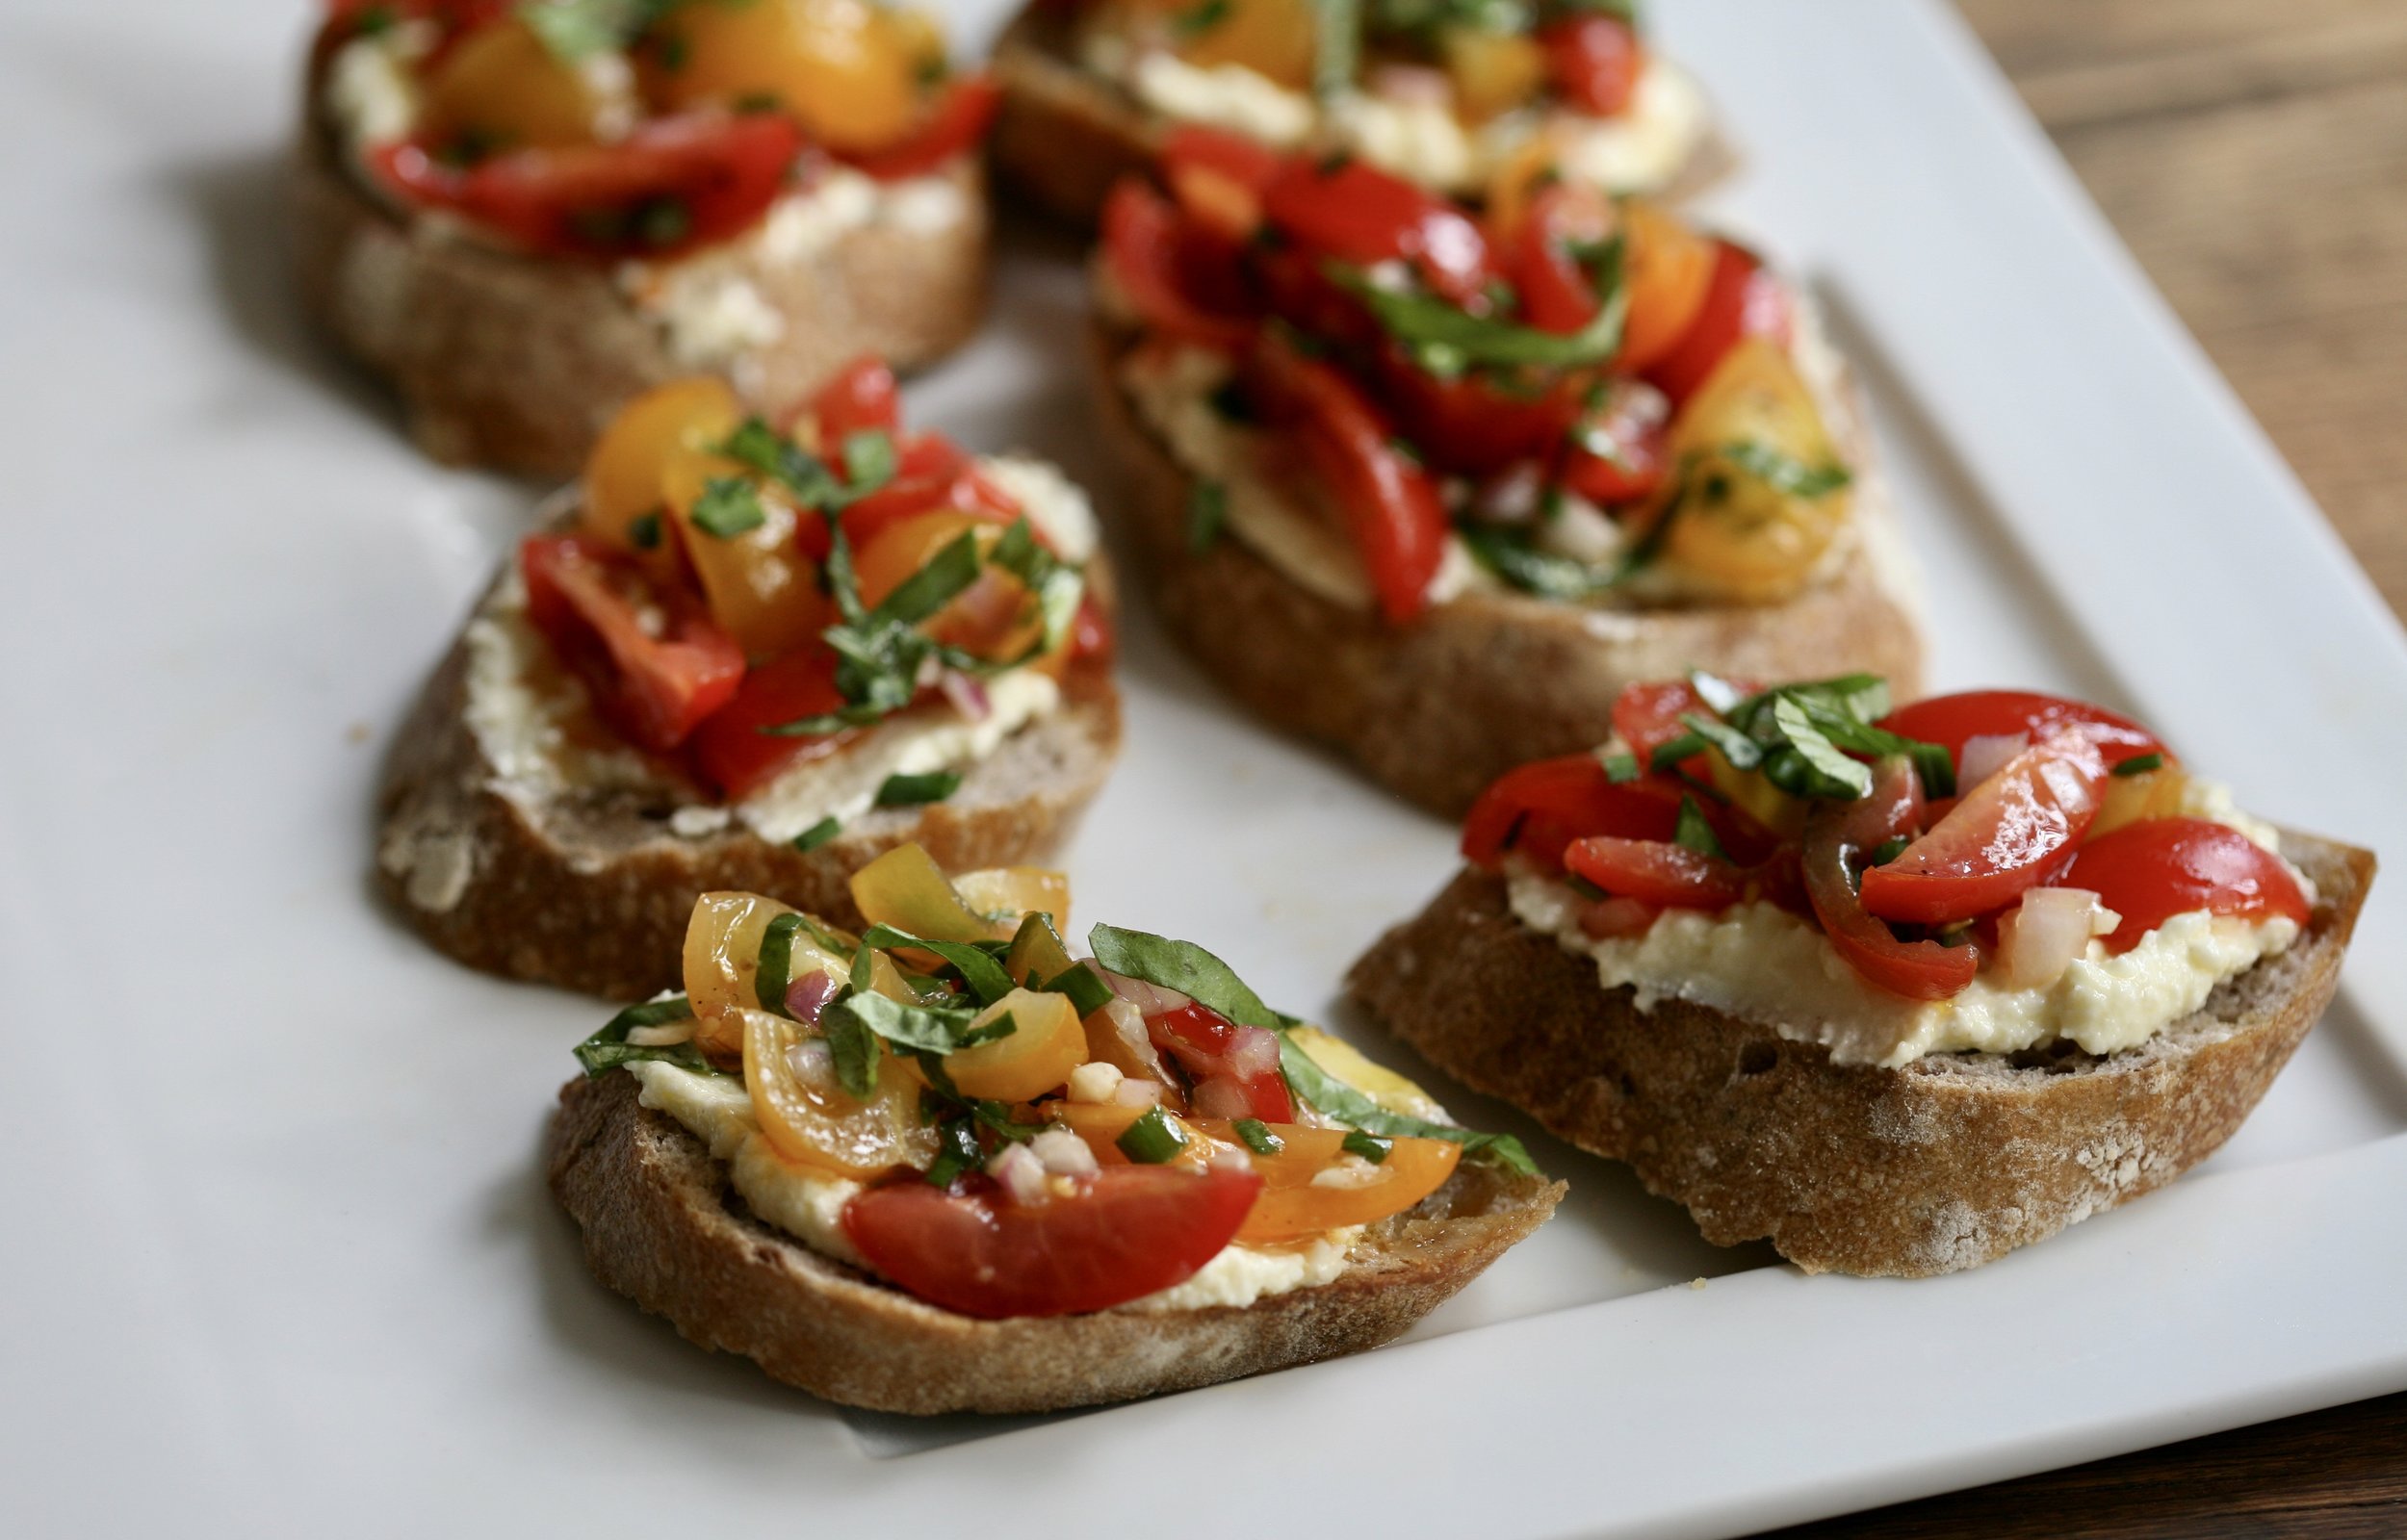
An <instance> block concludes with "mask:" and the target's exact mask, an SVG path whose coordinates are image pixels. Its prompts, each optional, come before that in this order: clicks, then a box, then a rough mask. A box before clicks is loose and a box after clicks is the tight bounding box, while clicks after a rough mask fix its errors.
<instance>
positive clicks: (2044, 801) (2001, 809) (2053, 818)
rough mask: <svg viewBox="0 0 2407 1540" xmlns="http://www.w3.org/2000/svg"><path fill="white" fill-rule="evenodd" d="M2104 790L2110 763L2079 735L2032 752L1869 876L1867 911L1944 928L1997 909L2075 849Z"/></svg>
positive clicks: (1864, 890) (2065, 735) (1864, 889)
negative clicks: (1943, 926)
mask: <svg viewBox="0 0 2407 1540" xmlns="http://www.w3.org/2000/svg"><path fill="white" fill-rule="evenodd" d="M2106 785H2107V765H2106V757H2105V756H2104V755H2103V754H2101V753H2100V752H2099V751H2098V746H2097V744H2096V743H2094V742H2093V741H2091V739H2090V738H2089V736H2088V735H2087V734H2086V733H2085V732H2082V731H2080V730H2079V729H2075V730H2072V731H2068V732H2059V733H2058V734H2057V735H2056V736H2054V737H2052V738H2048V739H2045V740H2043V741H2041V742H2038V743H2034V744H2032V746H2031V747H2030V748H2028V749H2025V750H2024V751H2023V752H2022V753H2021V754H2018V755H2016V756H2015V757H2013V758H2012V759H2011V760H2009V761H2007V763H2006V765H2005V766H2004V767H2003V768H2001V769H2000V770H1999V771H1998V772H1997V773H1996V774H1995V775H1993V776H1991V777H1989V779H1987V780H1986V781H1983V782H1982V783H1980V785H1977V786H1975V787H1974V788H1973V789H1972V790H1971V791H1969V792H1967V793H1965V794H1964V795H1963V796H1962V797H1961V798H1959V799H1957V801H1956V804H1955V806H1954V808H1951V809H1948V814H1947V816H1946V817H1944V818H1942V819H1940V820H1939V821H1938V823H1937V824H1936V825H1934V826H1933V827H1932V828H1931V830H1930V831H1929V833H1928V834H1923V835H1921V836H1920V837H1918V838H1916V839H1915V840H1914V842H1913V843H1912V844H1910V845H1908V846H1906V847H1905V849H1904V850H1903V851H1902V852H1901V853H1900V854H1899V856H1898V858H1897V859H1896V860H1892V861H1890V862H1888V863H1887V864H1886V865H1881V866H1875V867H1873V868H1871V869H1870V870H1868V871H1866V872H1865V873H1864V880H1863V883H1862V886H1861V887H1860V889H1859V892H1860V895H1861V899H1862V903H1863V907H1864V910H1865V911H1866V912H1868V913H1871V914H1876V915H1878V916H1879V917H1880V918H1882V919H1887V920H1908V921H1912V922H1913V923H1915V924H1918V925H1947V924H1952V923H1954V922H1955V921H1957V920H1969V919H1972V918H1975V917H1976V916H1979V915H1982V914H1987V913H1990V912H1992V911H1996V910H1999V909H2003V908H2004V907H2005V906H2006V905H2007V904H2009V903H2011V902H2012V901H2013V900H2014V899H2015V898H2016V897H2017V896H2019V895H2020V894H2021V893H2022V892H2023V891H2024V890H2025V889H2027V888H2031V887H2034V886H2038V885H2039V884H2040V883H2041V882H2042V881H2044V880H2045V879H2046V878H2047V877H2048V875H2049V873H2050V872H2051V871H2053V870H2054V869H2055V868H2056V867H2057V866H2058V864H2059V863H2060V862H2061V861H2062V860H2063V858H2064V856H2065V855H2066V853H2067V852H2068V851H2070V850H2071V848H2072V847H2073V846H2075V845H2077V844H2079V843H2080V842H2081V837H2082V835H2083V834H2087V833H2088V832H2089V825H2090V824H2091V822H2092V821H2094V820H2095V819H2096V818H2097V816H2098V807H2099V804H2100V803H2101V802H2102V801H2103V800H2104V799H2105V796H2106Z"/></svg>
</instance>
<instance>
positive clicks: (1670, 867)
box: [1563, 834, 1747, 910]
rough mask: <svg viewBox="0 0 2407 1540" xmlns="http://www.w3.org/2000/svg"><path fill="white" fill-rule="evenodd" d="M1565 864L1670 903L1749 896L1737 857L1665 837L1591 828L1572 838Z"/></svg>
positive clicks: (1605, 883)
mask: <svg viewBox="0 0 2407 1540" xmlns="http://www.w3.org/2000/svg"><path fill="white" fill-rule="evenodd" d="M1563 864H1564V865H1565V866H1566V867H1568V868H1570V870H1571V872H1572V874H1573V875H1574V876H1579V877H1585V878H1587V879H1588V880H1589V881H1590V882H1592V883H1594V884H1595V885H1596V886H1599V887H1601V888H1603V889H1604V890H1605V891H1606V892H1608V893H1612V894H1615V895H1617V896H1618V897H1621V898H1635V899H1637V900H1639V901H1640V902H1641V903H1644V904H1657V905H1661V906H1662V907H1664V908H1666V909H1702V910H1722V909H1728V908H1729V907H1730V906H1731V905H1733V904H1735V903H1737V902H1738V901H1739V900H1740V899H1742V898H1745V897H1746V896H1747V873H1745V872H1743V871H1741V870H1740V869H1739V868H1738V866H1737V865H1736V864H1735V863H1733V862H1731V861H1726V860H1721V859H1720V858H1718V857H1714V856H1707V855H1703V854H1700V853H1699V852H1697V851H1694V850H1691V849H1689V848H1688V847H1687V846H1685V845H1675V844H1671V843H1669V842H1668V841H1665V840H1656V839H1617V838H1615V837H1613V836H1612V835H1610V834H1592V835H1590V836H1589V837H1588V838H1586V839H1575V840H1573V841H1572V842H1571V844H1570V847H1569V848H1568V849H1566V851H1565V852H1564V853H1563Z"/></svg>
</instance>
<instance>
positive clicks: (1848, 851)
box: [1799, 758, 1980, 1000]
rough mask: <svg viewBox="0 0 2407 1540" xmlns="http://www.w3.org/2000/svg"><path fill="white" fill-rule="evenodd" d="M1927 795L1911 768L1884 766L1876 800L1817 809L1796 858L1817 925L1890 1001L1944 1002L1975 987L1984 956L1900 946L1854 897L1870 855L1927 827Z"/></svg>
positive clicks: (1901, 763) (1919, 944)
mask: <svg viewBox="0 0 2407 1540" xmlns="http://www.w3.org/2000/svg"><path fill="white" fill-rule="evenodd" d="M1922 795H1923V793H1922V782H1921V779H1920V778H1919V777H1917V776H1916V775H1915V774H1914V769H1913V766H1912V764H1911V763H1910V762H1909V761H1907V760H1905V759H1903V758H1894V759H1884V760H1882V761H1881V763H1880V764H1879V766H1878V767H1877V768H1876V770H1875V771H1874V775H1873V787H1872V794H1871V795H1869V796H1865V797H1858V798H1856V799H1855V800H1854V801H1852V802H1825V803H1818V804H1816V805H1815V808H1814V810H1813V812H1812V814H1811V815H1810V816H1809V817H1807V819H1806V821H1805V835H1804V838H1803V840H1802V842H1801V845H1800V848H1799V858H1800V860H1802V862H1803V864H1804V869H1805V892H1806V896H1807V898H1808V899H1809V900H1810V901H1811V902H1812V904H1813V909H1814V917H1815V918H1816V919H1818V920H1820V921H1821V922H1822V929H1823V933H1824V934H1825V935H1826V936H1828V937H1830V944H1831V946H1833V947H1834V948H1836V949H1837V951H1838V954H1839V956H1840V957H1841V958H1843V959H1845V960H1846V962H1847V964H1848V966H1850V967H1851V968H1853V969H1854V970H1855V972H1856V974H1857V975H1858V976H1859V977H1861V978H1862V979H1863V980H1864V981H1865V982H1866V983H1868V984H1871V985H1873V986H1874V987H1875V988H1882V989H1886V990H1888V991H1889V992H1890V993H1892V994H1898V995H1902V996H1904V997H1905V998H1906V999H1909V1000H1944V999H1946V998H1948V997H1949V996H1950V995H1953V994H1956V993H1960V992H1961V991H1962V990H1963V988H1964V987H1965V986H1966V985H1968V984H1970V983H1972V982H1973V975H1974V974H1975V973H1977V972H1979V971H1980V954H1979V953H1977V952H1975V951H1974V950H1973V949H1972V948H1971V947H1969V946H1941V945H1940V944H1939V943H1938V942H1936V941H1902V940H1900V939H1899V938H1898V937H1897V933H1895V932H1894V931H1892V930H1890V929H1889V927H1888V926H1887V924H1886V923H1884V922H1883V921H1881V920H1878V919H1876V918H1875V917H1874V916H1873V915H1872V914H1871V913H1869V912H1867V911H1866V910H1865V908H1864V906H1863V904H1862V903H1861V902H1860V901H1859V900H1858V898H1857V897H1856V892H1855V879H1854V873H1855V871H1856V870H1857V869H1859V868H1861V867H1862V866H1863V864H1864V862H1865V861H1866V860H1868V859H1869V857H1870V856H1871V854H1872V852H1873V851H1875V850H1876V849H1877V848H1879V846H1880V845H1881V844H1883V843H1885V842H1886V841H1888V840H1890V839H1893V838H1896V837H1898V836H1900V835H1904V836H1906V837H1911V836H1912V835H1913V834H1914V832H1915V831H1916V830H1918V829H1919V828H1921V827H1922ZM1874 869H1875V870H1878V868H1874Z"/></svg>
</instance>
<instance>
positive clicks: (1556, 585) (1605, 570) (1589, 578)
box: [1457, 520, 1627, 603]
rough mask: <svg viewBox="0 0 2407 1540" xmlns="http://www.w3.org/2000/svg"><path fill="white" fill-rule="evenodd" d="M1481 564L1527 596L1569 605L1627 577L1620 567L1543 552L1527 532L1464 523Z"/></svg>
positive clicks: (1468, 541) (1463, 529)
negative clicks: (1532, 595)
mask: <svg viewBox="0 0 2407 1540" xmlns="http://www.w3.org/2000/svg"><path fill="white" fill-rule="evenodd" d="M1457 529H1458V531H1459V532H1460V533H1461V534H1462V544H1463V546H1464V547H1465V549H1467V550H1468V551H1469V552H1471V555H1472V557H1473V559H1475V560H1477V561H1478V562H1479V564H1480V565H1481V566H1483V567H1485V568H1487V569H1488V571H1489V572H1492V573H1494V574H1495V575H1496V576H1497V577H1499V578H1503V579H1504V580H1505V581H1506V582H1508V583H1511V584H1512V585H1513V586H1514V587H1515V588H1518V589H1520V590H1521V591H1522V592H1524V593H1530V594H1536V595H1537V596H1538V597H1539V598H1540V599H1552V600H1558V601H1561V602H1563V603H1574V602H1576V601H1579V600H1583V599H1587V598H1590V597H1592V596H1593V595H1595V594H1600V593H1602V592H1604V591H1605V590H1606V589H1608V588H1611V587H1612V586H1613V585H1614V584H1615V583H1618V582H1619V581H1620V580H1621V579H1622V578H1624V577H1625V576H1627V574H1626V572H1625V571H1624V569H1623V568H1622V567H1621V566H1619V565H1616V566H1612V567H1600V566H1594V565H1592V564H1591V563H1588V562H1585V561H1581V560H1578V559H1577V558H1575V557H1571V556H1565V555H1558V554H1557V553H1556V552H1551V551H1540V549H1539V548H1538V547H1537V546H1536V545H1535V544H1533V543H1532V541H1531V539H1530V535H1529V532H1528V531H1527V530H1524V529H1508V528H1503V527H1500V526H1496V525H1488V524H1480V523H1478V522H1476V521H1472V520H1465V521H1464V522H1463V523H1462V524H1461V525H1459V526H1457Z"/></svg>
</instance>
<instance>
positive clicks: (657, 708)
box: [518, 535, 744, 754]
mask: <svg viewBox="0 0 2407 1540" xmlns="http://www.w3.org/2000/svg"><path fill="white" fill-rule="evenodd" d="M518 565H519V570H520V572H521V573H523V574H524V575H525V577H526V581H527V618H528V619H529V620H530V621H531V622H533V623H534V627H535V629H537V630H539V631H541V632H542V633H543V634H544V636H545V637H546V638H547V639H548V640H549V641H550V642H551V643H552V647H553V650H554V651H555V652H556V653H557V654H558V655H559V657H560V660H561V661H562V662H564V663H566V664H567V665H568V666H569V668H570V669H571V670H573V671H574V672H575V673H576V674H577V675H578V676H579V677H580V678H582V680H584V681H585V685H586V687H587V688H588V689H589V690H590V691H591V692H592V694H593V699H594V706H595V708H596V709H597V710H599V711H600V712H601V713H602V715H603V716H604V717H605V718H606V719H608V721H609V723H610V725H611V726H612V727H613V728H615V729H616V730H617V731H618V732H621V733H623V734H625V735H626V736H627V737H628V738H629V739H630V740H631V741H633V742H634V743H636V744H639V745H641V746H642V747H644V748H646V749H651V750H654V751H656V752H659V753H663V754H665V753H667V752H668V751H670V750H672V749H674V748H676V747H677V746H678V745H679V744H680V743H682V742H684V741H685V740H686V735H687V734H689V733H691V732H693V730H694V729H695V727H697V726H698V725H699V724H700V723H701V722H702V720H703V719H704V718H705V717H708V716H709V715H710V714H711V713H712V712H713V711H716V710H717V709H718V708H719V707H721V706H725V705H726V704H727V703H728V702H729V701H730V700H732V699H733V698H734V697H735V694H736V691H737V688H738V685H739V684H740V683H741V682H742V680H743V677H744V655H743V649H741V648H739V647H738V646H737V645H736V642H735V639H734V638H733V637H731V636H729V635H728V634H727V633H726V632H725V631H723V630H721V629H719V628H718V626H717V625H716V624H715V623H713V622H712V619H711V615H710V611H709V610H707V609H705V608H704V607H703V606H702V605H701V604H699V603H695V602H693V601H692V600H691V599H689V598H687V597H686V596H685V595H683V594H657V593H654V592H652V591H651V589H650V588H649V586H648V585H647V584H646V583H645V582H644V580H643V578H642V576H641V575H640V574H639V573H637V572H636V571H635V570H634V568H633V567H630V566H625V565H622V564H619V563H616V562H613V561H612V560H611V559H610V556H609V548H608V547H607V546H605V545H603V544H602V543H601V542H599V541H596V540H592V539H589V538H587V537H585V536H582V535H532V536H530V537H529V538H528V539H527V540H526V542H525V543H524V544H522V545H521V546H520V547H519V548H518ZM645 605H649V606H650V607H653V608H657V609H658V610H659V611H660V613H661V615H662V616H663V617H664V619H663V621H662V623H661V625H660V628H659V630H658V633H657V634H655V632H654V631H653V630H649V629H646V628H645V625H644V622H643V619H642V618H641V610H640V606H645Z"/></svg>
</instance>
